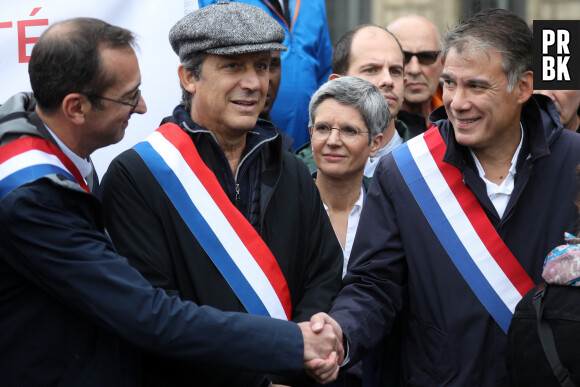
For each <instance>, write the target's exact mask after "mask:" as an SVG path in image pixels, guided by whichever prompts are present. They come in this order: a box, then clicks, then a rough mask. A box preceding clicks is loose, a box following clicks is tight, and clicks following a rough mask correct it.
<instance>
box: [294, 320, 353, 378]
mask: <svg viewBox="0 0 580 387" xmlns="http://www.w3.org/2000/svg"><path fill="white" fill-rule="evenodd" d="M298 325H299V326H300V329H301V330H302V337H303V338H304V369H305V370H306V373H307V374H308V375H310V376H311V377H312V378H313V379H315V380H316V381H317V382H318V383H322V384H325V383H330V382H332V381H333V380H335V379H336V378H337V376H338V371H339V366H340V365H341V364H342V362H343V361H344V356H345V349H344V346H343V343H342V329H341V328H340V326H339V325H338V323H337V322H336V321H334V319H332V318H331V317H330V316H329V315H327V314H326V313H317V314H315V315H314V316H312V318H311V319H310V322H308V321H306V322H302V323H299V324H298Z"/></svg>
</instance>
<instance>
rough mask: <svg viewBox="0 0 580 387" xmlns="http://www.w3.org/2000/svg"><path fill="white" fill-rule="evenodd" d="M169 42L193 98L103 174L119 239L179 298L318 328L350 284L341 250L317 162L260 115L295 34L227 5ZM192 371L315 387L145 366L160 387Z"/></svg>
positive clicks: (190, 19) (198, 378) (245, 8)
mask: <svg viewBox="0 0 580 387" xmlns="http://www.w3.org/2000/svg"><path fill="white" fill-rule="evenodd" d="M169 40H170V43H171V45H172V47H173V49H174V51H175V52H176V53H177V54H178V55H179V58H180V61H181V62H182V63H181V65H180V66H179V68H178V75H179V79H180V81H181V86H182V88H183V99H182V102H181V104H180V105H178V106H177V107H176V108H175V110H174V111H173V115H172V116H171V117H170V118H169V119H168V120H169V122H168V123H166V124H164V125H162V126H161V127H160V128H158V129H157V130H156V131H155V132H154V133H153V134H152V135H151V136H149V137H148V138H147V139H146V140H145V141H143V142H141V143H139V144H137V145H136V146H135V147H134V148H133V149H130V150H128V151H126V152H124V153H122V154H121V155H119V156H118V157H117V158H116V159H115V160H114V161H113V162H112V163H111V166H110V167H109V170H108V171H107V173H106V175H105V177H104V179H103V203H104V206H105V214H106V221H107V228H108V230H109V233H110V235H111V238H112V240H113V242H114V243H115V246H116V247H117V248H118V249H119V251H120V252H121V254H123V255H124V256H126V257H127V258H128V259H129V262H130V263H131V264H132V265H134V266H135V267H136V268H138V269H139V271H140V272H141V273H142V274H143V275H144V276H145V278H147V279H148V280H149V281H150V282H151V283H152V284H153V286H155V287H159V288H163V289H165V291H166V292H168V293H170V294H176V295H179V296H180V297H181V298H182V299H185V300H191V301H194V302H196V303H197V304H200V305H209V306H213V307H216V308H218V309H220V310H225V311H239V312H247V313H250V314H256V315H262V316H271V317H273V318H276V319H284V320H292V321H296V322H300V321H308V320H309V319H310V317H311V316H312V315H313V314H314V313H316V312H318V311H320V310H328V309H329V308H330V304H331V302H332V299H333V298H334V296H335V295H336V294H337V293H338V290H339V289H340V284H341V265H342V250H341V248H340V245H339V243H338V241H337V238H336V236H335V234H334V231H333V229H332V226H331V224H330V221H329V219H328V216H327V215H326V212H325V210H324V207H323V205H322V202H321V200H320V196H319V194H318V191H317V189H316V186H315V185H314V183H313V181H312V178H311V176H310V174H309V173H308V170H307V168H306V166H305V165H303V164H302V163H301V162H300V161H299V160H298V159H296V158H295V157H294V155H293V154H291V153H289V152H287V151H285V150H284V148H283V147H282V139H281V137H280V135H279V134H278V133H277V132H276V130H275V128H274V126H273V125H272V124H271V123H270V122H268V121H265V120H258V115H259V114H260V112H261V111H262V108H263V105H264V102H265V98H266V93H267V89H268V81H269V70H268V67H269V64H270V58H271V54H270V52H271V51H272V50H277V51H279V50H284V49H286V47H285V46H283V45H282V44H281V43H282V41H283V40H284V31H283V29H282V27H281V26H280V25H279V23H277V22H276V21H275V20H274V19H272V18H271V17H270V16H268V15H267V13H265V12H264V11H263V10H261V9H259V8H257V7H254V6H250V5H247V4H242V3H236V2H231V3H230V2H218V3H216V4H213V5H209V6H207V7H203V8H200V9H199V10H196V11H193V12H192V13H190V14H188V15H187V16H185V17H184V18H182V19H181V20H180V21H179V22H177V24H176V25H175V26H174V27H173V28H172V29H171V31H170V33H169ZM239 340H240V341H246V340H250V338H246V337H239ZM256 345H258V344H256ZM240 356H243V354H240ZM263 361H264V362H267V361H268V359H263ZM192 375H195V379H194V380H195V382H196V384H197V385H211V386H221V385H224V386H230V385H236V386H263V385H264V386H267V385H269V384H270V383H271V382H272V381H273V382H275V383H276V382H278V383H284V384H295V383H300V382H302V381H300V380H299V381H295V380H287V379H278V378H276V377H273V376H267V375H266V374H264V373H248V372H240V371H239V370H232V369H228V368H225V367H215V366H214V367H208V366H206V365H203V366H201V365H200V366H199V367H189V366H184V365H183V364H181V363H178V362H175V361H174V360H171V359H161V358H159V357H147V358H146V367H145V375H144V378H145V379H146V380H148V382H149V385H152V386H167V385H178V386H181V385H190V384H191V382H192ZM304 379H308V380H307V381H309V382H312V381H311V380H310V379H309V378H307V377H306V375H304Z"/></svg>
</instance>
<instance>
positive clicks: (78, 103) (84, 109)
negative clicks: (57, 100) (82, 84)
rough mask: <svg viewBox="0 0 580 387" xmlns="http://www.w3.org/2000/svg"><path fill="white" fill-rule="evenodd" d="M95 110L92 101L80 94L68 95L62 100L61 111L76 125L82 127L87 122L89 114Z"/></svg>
mask: <svg viewBox="0 0 580 387" xmlns="http://www.w3.org/2000/svg"><path fill="white" fill-rule="evenodd" d="M91 109H93V106H92V104H91V101H89V99H88V98H87V96H86V95H84V94H80V93H71V94H67V95H66V97H64V99H63V100H62V103H61V110H62V113H63V114H64V116H65V118H66V119H68V120H69V121H70V122H72V123H74V124H75V125H82V124H84V123H85V121H86V116H87V113H88V112H90V111H91Z"/></svg>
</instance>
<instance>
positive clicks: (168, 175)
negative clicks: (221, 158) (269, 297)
mask: <svg viewBox="0 0 580 387" xmlns="http://www.w3.org/2000/svg"><path fill="white" fill-rule="evenodd" d="M133 149H135V150H136V151H137V152H138V153H139V154H140V155H141V157H142V158H143V160H144V161H145V163H146V164H147V166H148V167H149V169H150V170H151V172H152V173H153V175H154V176H155V178H156V179H157V181H158V182H159V184H160V185H161V187H162V188H163V190H164V191H165V193H166V194H167V196H168V197H169V198H170V200H171V202H172V203H173V205H174V206H175V208H176V209H177V212H179V214H180V215H181V217H182V218H183V220H184V221H185V223H186V224H187V226H188V227H189V229H190V230H191V232H192V233H193V235H195V237H196V238H197V240H198V242H199V243H200V244H201V246H202V247H203V249H204V250H205V251H206V253H207V254H208V255H209V256H210V258H211V260H212V261H213V263H214V264H215V265H216V267H217V268H218V270H219V271H220V273H222V275H223V276H224V278H225V279H226V281H227V282H228V283H229V284H230V286H231V287H232V289H233V290H234V292H235V293H236V295H237V297H238V298H239V299H240V301H241V303H242V304H243V305H244V307H245V308H246V310H247V311H248V312H249V313H251V314H255V315H259V316H270V314H269V313H268V310H267V309H266V307H265V306H264V304H263V303H262V301H261V300H260V298H259V297H258V295H257V294H256V292H255V291H254V289H253V288H252V287H251V286H250V284H249V282H248V281H247V280H246V278H245V277H244V275H243V274H242V272H241V271H240V269H238V267H237V266H236V263H235V262H234V261H233V260H232V258H231V257H230V256H229V254H228V252H227V251H226V249H225V248H224V247H223V245H222V243H221V242H220V240H219V239H218V237H217V236H216V235H215V233H214V232H213V231H212V229H211V227H210V226H209V224H208V223H207V222H206V221H205V219H204V217H203V216H202V215H201V214H200V212H199V211H198V209H197V207H196V206H195V204H194V203H193V202H192V200H191V199H190V198H189V195H188V194H187V191H186V190H185V188H184V187H183V185H182V184H181V182H180V181H179V178H178V177H177V175H176V174H175V172H174V171H173V170H172V169H171V168H170V167H169V165H167V163H166V162H165V160H164V159H163V157H161V155H160V154H159V153H157V151H156V150H155V149H154V148H153V147H152V146H151V144H150V143H149V142H146V141H144V142H141V143H139V144H137V145H135V146H134V148H133Z"/></svg>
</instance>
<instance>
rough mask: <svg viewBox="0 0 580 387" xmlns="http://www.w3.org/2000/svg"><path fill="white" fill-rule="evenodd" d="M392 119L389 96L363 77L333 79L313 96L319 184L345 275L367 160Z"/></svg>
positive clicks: (312, 124)
mask: <svg viewBox="0 0 580 387" xmlns="http://www.w3.org/2000/svg"><path fill="white" fill-rule="evenodd" d="M389 120H390V116H389V106H388V104H387V101H386V100H385V97H384V96H383V95H382V93H381V92H380V91H379V89H377V87H376V86H374V85H373V84H371V83H369V82H367V81H364V80H362V79H360V78H356V77H349V76H346V77H340V78H337V79H334V80H332V81H329V82H327V83H325V84H324V85H322V86H321V87H320V88H319V89H318V90H317V91H316V92H315V93H314V95H313V96H312V99H311V100H310V106H309V123H308V126H309V129H310V137H311V146H312V154H313V157H314V162H315V163H316V166H317V169H318V170H317V172H315V178H316V186H317V187H318V190H319V192H320V196H321V198H322V202H323V203H324V206H325V208H326V210H327V212H328V216H329V218H330V222H331V223H332V227H333V228H334V232H335V233H336V236H337V237H338V240H339V241H340V244H341V246H342V249H343V253H344V265H343V277H344V275H345V274H346V267H347V263H348V258H349V255H350V250H351V247H352V242H353V240H354V235H355V233H356V228H357V226H358V220H359V216H360V211H361V209H362V205H363V201H364V197H365V193H366V188H365V186H364V185H363V173H364V167H365V163H366V161H367V159H368V158H369V157H373V156H374V155H375V154H376V153H377V151H378V149H379V145H380V143H381V139H382V136H383V130H384V129H385V128H386V126H387V125H388V123H389ZM367 183H368V181H367Z"/></svg>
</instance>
